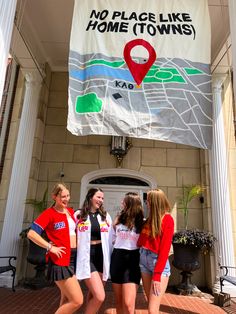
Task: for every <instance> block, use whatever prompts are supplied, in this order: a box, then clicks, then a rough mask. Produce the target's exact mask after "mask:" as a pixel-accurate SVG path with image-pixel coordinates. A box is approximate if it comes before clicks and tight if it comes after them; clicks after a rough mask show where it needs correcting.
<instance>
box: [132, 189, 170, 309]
mask: <svg viewBox="0 0 236 314" xmlns="http://www.w3.org/2000/svg"><path fill="white" fill-rule="evenodd" d="M147 207H148V209H149V216H148V218H147V220H146V222H145V224H144V226H143V228H142V231H141V234H140V236H139V240H138V246H139V247H140V268H141V275H142V282H143V287H144V291H145V294H146V296H147V298H148V312H149V313H159V307H160V303H161V298H162V296H163V294H164V293H165V291H166V288H167V285H168V281H169V276H170V264H169V261H168V256H169V251H170V247H171V243H172V237H173V233H174V220H173V218H172V216H171V215H170V213H169V211H170V204H169V201H168V199H167V197H166V195H165V193H164V192H163V191H162V190H160V189H155V190H151V191H149V192H148V194H147Z"/></svg>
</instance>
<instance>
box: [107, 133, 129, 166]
mask: <svg viewBox="0 0 236 314" xmlns="http://www.w3.org/2000/svg"><path fill="white" fill-rule="evenodd" d="M131 146H132V144H131V142H130V141H129V139H128V138H127V137H125V136H112V137H111V150H110V154H111V155H113V156H115V157H116V159H117V162H118V165H119V166H120V165H121V163H122V160H123V158H124V156H125V155H126V154H127V152H128V150H129V149H130V148H131Z"/></svg>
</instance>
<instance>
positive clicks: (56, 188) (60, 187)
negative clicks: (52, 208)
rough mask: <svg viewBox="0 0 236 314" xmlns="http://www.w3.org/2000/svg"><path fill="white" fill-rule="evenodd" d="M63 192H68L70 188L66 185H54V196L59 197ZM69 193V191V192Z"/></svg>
mask: <svg viewBox="0 0 236 314" xmlns="http://www.w3.org/2000/svg"><path fill="white" fill-rule="evenodd" d="M63 190H68V187H67V186H66V185H65V183H61V182H60V183H57V184H55V185H54V187H53V189H52V195H53V196H57V195H59V194H60V193H61V191H63ZM68 191H69V190H68Z"/></svg>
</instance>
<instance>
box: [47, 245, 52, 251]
mask: <svg viewBox="0 0 236 314" xmlns="http://www.w3.org/2000/svg"><path fill="white" fill-rule="evenodd" d="M51 248H52V244H51V243H48V246H47V252H50V250H51Z"/></svg>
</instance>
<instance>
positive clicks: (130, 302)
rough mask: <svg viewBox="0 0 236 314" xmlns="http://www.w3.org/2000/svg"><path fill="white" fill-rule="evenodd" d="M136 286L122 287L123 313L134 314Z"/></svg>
mask: <svg viewBox="0 0 236 314" xmlns="http://www.w3.org/2000/svg"><path fill="white" fill-rule="evenodd" d="M137 290H138V285H136V284H135V283H131V282H130V283H125V284H123V285H122V296H123V298H122V299H123V313H124V314H134V310H135V301H136V295H137Z"/></svg>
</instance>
